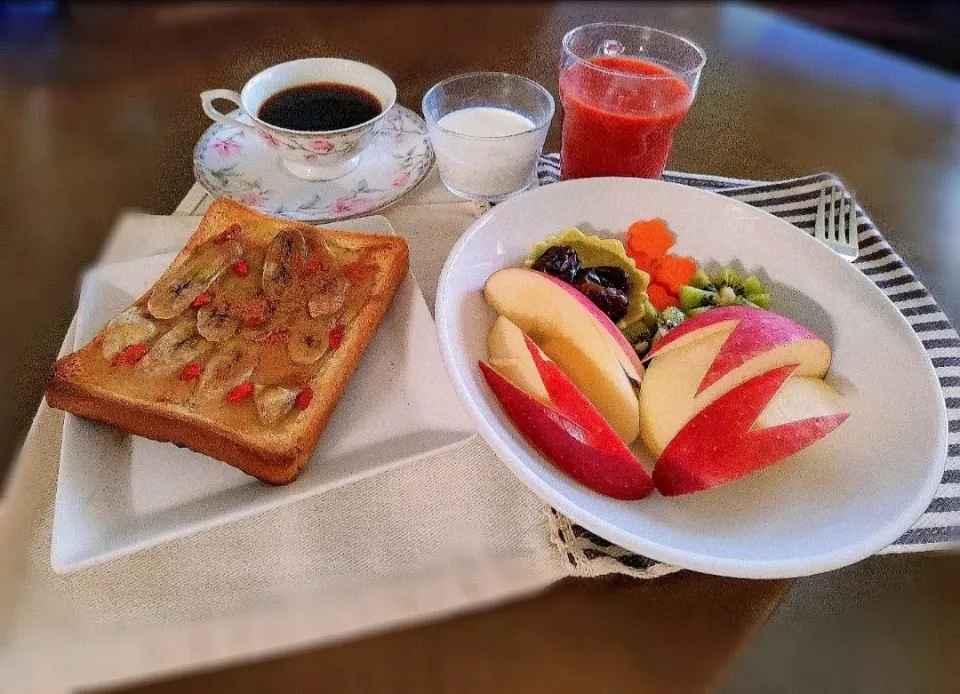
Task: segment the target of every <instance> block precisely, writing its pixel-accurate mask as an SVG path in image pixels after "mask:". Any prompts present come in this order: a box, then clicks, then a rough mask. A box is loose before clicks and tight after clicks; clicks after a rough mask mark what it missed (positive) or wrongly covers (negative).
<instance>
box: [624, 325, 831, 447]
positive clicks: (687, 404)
mask: <svg viewBox="0 0 960 694" xmlns="http://www.w3.org/2000/svg"><path fill="white" fill-rule="evenodd" d="M714 313H716V314H719V316H718V317H717V318H711V317H710V316H711V314H714ZM688 324H692V326H690V325H688ZM651 352H652V353H653V361H652V362H651V363H650V365H649V366H648V367H647V370H646V373H645V374H644V380H643V388H642V389H641V391H640V435H641V437H642V438H643V442H644V443H645V444H646V445H647V447H648V448H649V449H650V450H651V451H652V452H653V454H654V455H655V456H659V455H660V454H661V453H662V452H663V450H664V448H666V446H667V444H668V443H669V442H670V440H671V439H672V438H673V437H674V436H675V435H676V434H677V432H679V431H680V428H681V427H682V426H683V425H684V424H686V423H687V422H688V421H690V420H691V419H692V418H693V417H694V415H696V414H697V412H699V411H700V410H702V409H703V408H704V407H706V406H707V405H709V404H710V403H712V402H714V401H715V400H716V399H717V398H719V397H720V396H722V395H724V394H725V393H728V392H730V391H731V390H733V389H735V388H737V387H738V386H740V385H742V384H744V383H746V382H747V381H748V380H750V379H752V378H754V377H756V376H759V375H760V374H763V373H766V372H767V371H770V370H771V369H775V368H778V367H781V366H786V365H794V366H795V371H794V372H793V376H794V377H811V378H817V379H821V378H823V376H825V375H826V373H827V370H828V369H829V367H830V359H831V352H830V347H829V346H828V345H827V343H825V342H824V341H823V340H821V339H820V338H819V337H817V336H816V335H815V334H814V333H812V332H810V330H808V329H807V328H805V327H803V326H801V325H798V324H797V323H794V322H793V321H791V320H790V319H789V318H785V317H783V316H779V315H777V314H775V313H771V312H770V311H764V310H762V309H753V308H747V307H743V306H736V307H729V308H716V309H711V310H710V311H707V312H706V313H703V314H700V315H698V316H694V317H692V318H688V319H687V320H685V321H684V322H683V323H681V324H680V325H679V326H677V327H676V328H674V329H673V330H672V331H670V333H668V334H667V336H666V337H665V338H664V339H663V340H661V341H660V342H658V343H657V344H656V345H655V346H654V349H653V350H651Z"/></svg>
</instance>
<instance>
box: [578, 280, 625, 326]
mask: <svg viewBox="0 0 960 694" xmlns="http://www.w3.org/2000/svg"><path fill="white" fill-rule="evenodd" d="M573 286H574V287H576V289H577V290H579V291H580V293H581V294H583V295H584V296H586V297H587V298H588V299H590V301H592V302H593V305H594V306H596V307H597V308H598V309H600V310H601V311H603V312H604V313H605V314H607V317H608V318H609V319H610V320H612V321H613V322H614V323H616V322H617V321H619V320H620V319H621V318H623V317H624V316H625V315H627V308H628V307H629V305H630V298H629V297H628V296H627V295H626V294H625V293H623V292H622V291H620V290H619V289H616V288H614V287H604V286H603V285H600V284H597V283H596V282H578V283H577V284H575V285H573Z"/></svg>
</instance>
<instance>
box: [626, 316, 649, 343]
mask: <svg viewBox="0 0 960 694" xmlns="http://www.w3.org/2000/svg"><path fill="white" fill-rule="evenodd" d="M622 332H623V336H624V337H625V338H627V341H628V342H630V344H635V343H636V342H637V340H649V338H650V328H648V327H647V326H646V324H645V323H644V322H643V321H642V320H638V321H636V322H634V323H631V324H630V325H628V326H627V327H625V328H624V329H623V330H622Z"/></svg>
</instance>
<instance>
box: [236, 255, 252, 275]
mask: <svg viewBox="0 0 960 694" xmlns="http://www.w3.org/2000/svg"><path fill="white" fill-rule="evenodd" d="M233 271H234V273H236V275H237V277H246V276H247V273H248V272H249V271H250V269H249V268H248V267H247V261H246V260H244V259H243V258H241V259H240V260H238V261H237V262H235V263H234V264H233Z"/></svg>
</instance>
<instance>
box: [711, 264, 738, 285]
mask: <svg viewBox="0 0 960 694" xmlns="http://www.w3.org/2000/svg"><path fill="white" fill-rule="evenodd" d="M713 282H714V284H716V285H718V286H720V287H735V286H738V285H739V284H740V275H738V274H737V271H736V270H734V269H733V268H732V267H725V268H723V269H722V270H720V272H718V273H717V274H716V275H714V276H713Z"/></svg>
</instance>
